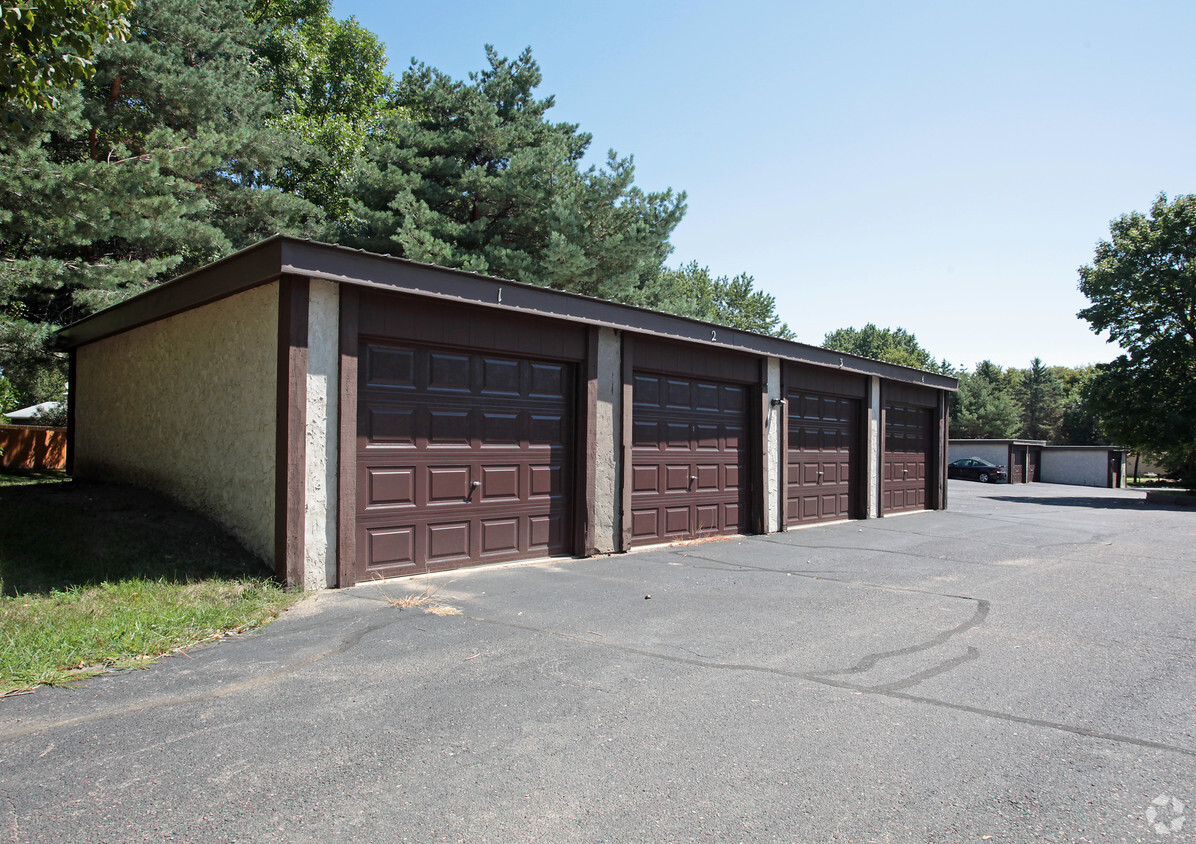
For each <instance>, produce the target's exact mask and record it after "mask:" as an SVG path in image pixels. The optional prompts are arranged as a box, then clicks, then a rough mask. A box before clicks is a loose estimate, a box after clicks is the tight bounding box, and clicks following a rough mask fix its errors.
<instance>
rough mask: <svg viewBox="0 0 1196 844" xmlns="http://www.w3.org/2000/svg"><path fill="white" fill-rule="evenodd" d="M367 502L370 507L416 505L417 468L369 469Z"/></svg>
mask: <svg viewBox="0 0 1196 844" xmlns="http://www.w3.org/2000/svg"><path fill="white" fill-rule="evenodd" d="M365 483H366V489H367V490H368V498H367V502H368V504H369V506H370V507H400V506H404V505H408V506H409V505H413V504H415V467H414V466H395V467H392V468H387V469H367V470H366V482H365Z"/></svg>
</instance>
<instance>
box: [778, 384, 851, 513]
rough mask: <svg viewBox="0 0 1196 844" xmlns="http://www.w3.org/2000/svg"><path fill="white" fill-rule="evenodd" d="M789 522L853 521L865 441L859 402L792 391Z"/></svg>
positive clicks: (788, 477) (788, 476)
mask: <svg viewBox="0 0 1196 844" xmlns="http://www.w3.org/2000/svg"><path fill="white" fill-rule="evenodd" d="M787 398H788V401H787V404H788V406H789V464H788V472H787V475H786V483H787V489H788V495H787V497H786V502H787V503H786V513H785V524H787V525H796V524H808V523H811V522H825V521H832V520H835V519H847V518H851V516H852V513H853V511H854V510H855V501H854V484H853V483H852V479H853V478H854V477H855V473H856V467H857V461H858V452H859V438H858V436H857V427H856V426H857V420H858V419H859V415H860V403H859V400H858V399H848V398H840V397H837V396H826V395H819V394H817V393H809V392H801V391H796V390H791V391H790V392H789V394H788V396H787Z"/></svg>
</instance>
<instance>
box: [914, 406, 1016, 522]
mask: <svg viewBox="0 0 1196 844" xmlns="http://www.w3.org/2000/svg"><path fill="white" fill-rule="evenodd" d="M946 399H947V395H946V394H945V393H939V412H938V418H937V419H936V420H935V422H936V424H935V426H934V433H935V436H937V437H938V442H937V443H935V448H934V458H935V464H936V465H935V472H934V476H933V477H934V479H935V486H936V487H937V489H935V495H934V498H933V501H934V507H933V508H932V509H935V510H946V509H947V452H946V449H947V401H946ZM1027 457H1028V455H1027ZM1026 471H1027V472H1028V471H1029V461H1027V466H1026ZM928 474H929V473H928Z"/></svg>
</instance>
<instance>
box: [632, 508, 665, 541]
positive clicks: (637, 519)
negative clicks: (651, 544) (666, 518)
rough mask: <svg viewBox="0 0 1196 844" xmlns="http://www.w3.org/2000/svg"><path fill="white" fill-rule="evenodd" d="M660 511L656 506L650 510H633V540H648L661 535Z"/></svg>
mask: <svg viewBox="0 0 1196 844" xmlns="http://www.w3.org/2000/svg"><path fill="white" fill-rule="evenodd" d="M660 533H661V531H660V511H659V510H657V509H656V508H652V509H649V510H632V511H631V538H632V541H633V542H634V541H636V540H640V541H646V540H651V539H656V538H657V537H659V536H660Z"/></svg>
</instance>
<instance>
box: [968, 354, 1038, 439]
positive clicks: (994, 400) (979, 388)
mask: <svg viewBox="0 0 1196 844" xmlns="http://www.w3.org/2000/svg"><path fill="white" fill-rule="evenodd" d="M955 409H956V412H955V415H954V418H952V420H951V435H952V436H955V437H962V438H968V439H1008V438H1010V437H1015V436H1017V433H1018V428H1019V426H1020V417H1021V409H1020V408H1019V407H1018V404H1017V401H1016V400H1015V399H1014V397H1013V395H1012V394H1011V391H1010V389H1009V384H1008V381H1007V379H1006V377H1005V373H1004V372H1003V371H1002V370H1001V367H999V366H997V365H996V364H994V363H993V362H992V361H987V360H985V361H981V362H980V363H979V364H977V365H976V371H975V372H973V373H971V374H970V375H962V376H961V377H960V381H959V395H958V398H957V401H956V404H955Z"/></svg>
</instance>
